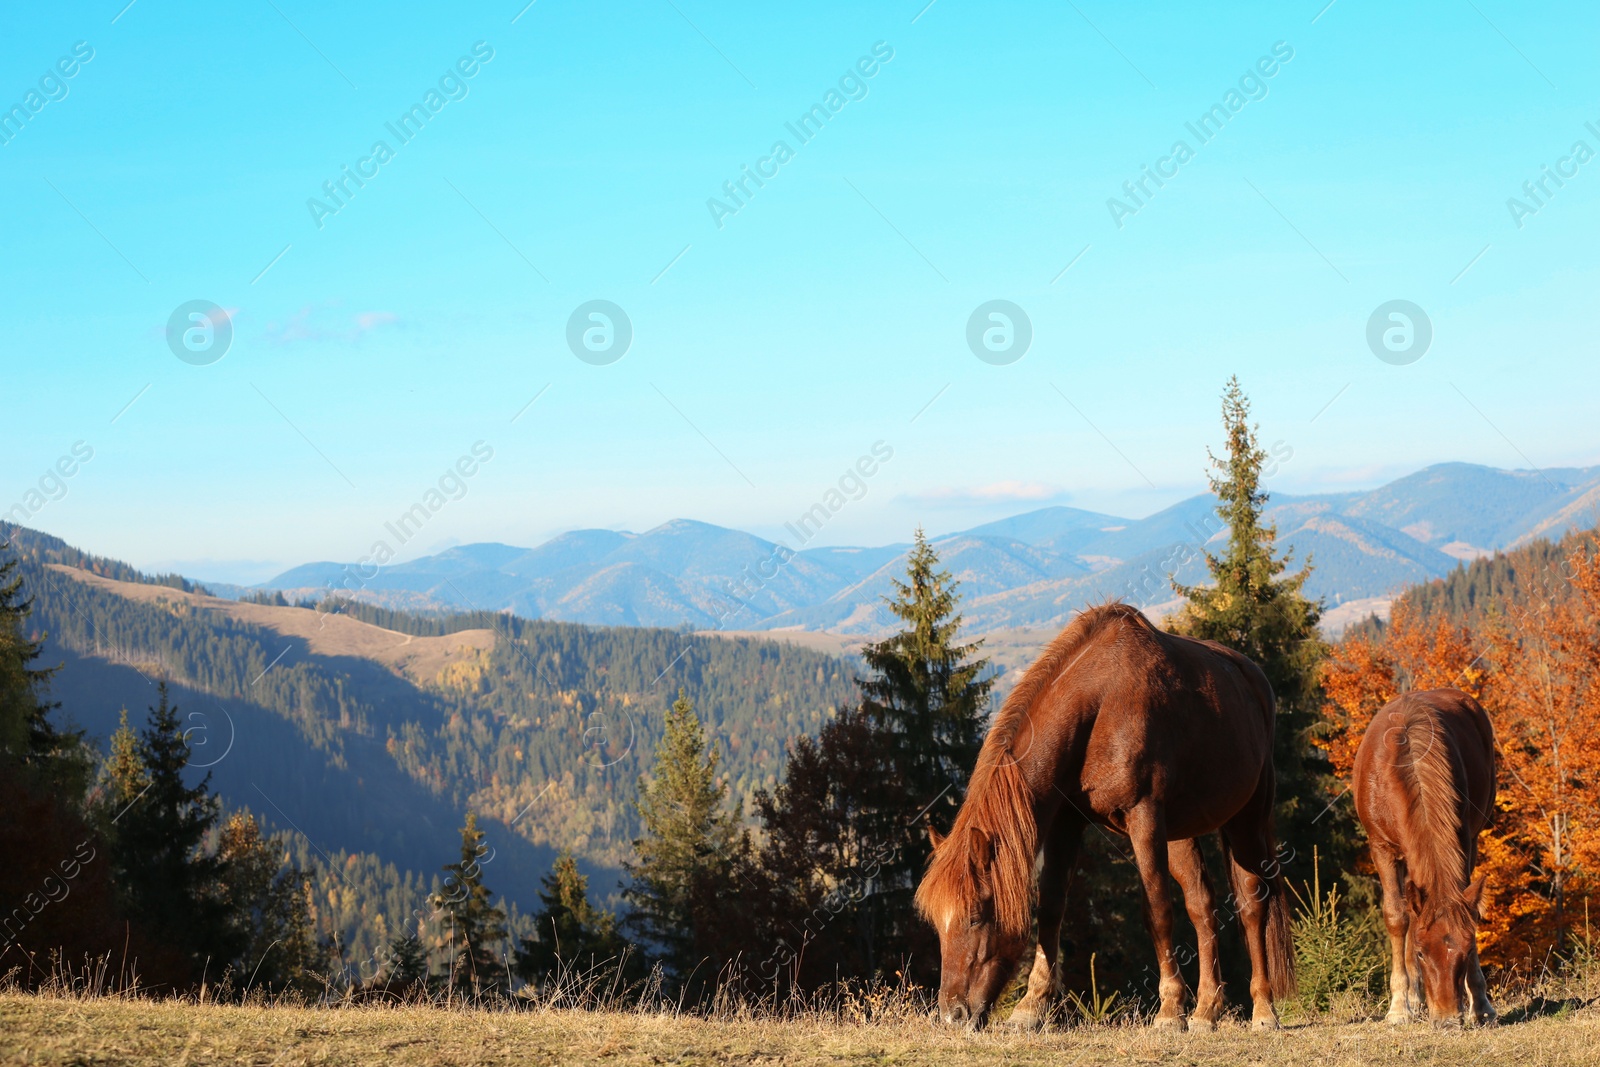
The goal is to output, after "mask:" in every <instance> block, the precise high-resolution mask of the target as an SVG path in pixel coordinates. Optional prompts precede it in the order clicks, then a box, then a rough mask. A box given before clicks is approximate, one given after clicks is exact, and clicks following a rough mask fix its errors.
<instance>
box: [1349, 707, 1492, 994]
mask: <svg viewBox="0 0 1600 1067" xmlns="http://www.w3.org/2000/svg"><path fill="white" fill-rule="evenodd" d="M1353 773H1354V781H1353V782H1352V783H1351V787H1352V789H1353V791H1354V792H1355V798H1356V814H1357V815H1359V816H1360V817H1361V825H1362V826H1364V827H1366V830H1367V840H1368V842H1369V843H1370V844H1371V847H1372V863H1373V865H1374V866H1375V867H1377V868H1378V878H1379V880H1380V881H1381V882H1382V883H1383V921H1384V925H1385V926H1387V927H1388V928H1389V946H1390V949H1391V952H1392V957H1393V959H1392V969H1391V971H1390V975H1389V994H1390V999H1389V1015H1388V1021H1389V1022H1391V1023H1404V1022H1410V1021H1411V1019H1412V1018H1414V1012H1416V1011H1419V1010H1420V1009H1421V1008H1422V1004H1423V1000H1424V999H1426V1001H1427V1006H1428V1013H1429V1014H1430V1015H1431V1016H1432V1017H1433V1020H1434V1021H1435V1022H1436V1023H1439V1024H1442V1025H1450V1024H1451V1023H1457V1024H1459V1022H1460V1016H1461V1013H1462V1011H1463V1010H1464V1009H1465V1008H1466V1007H1467V1005H1468V1004H1470V1006H1471V1008H1472V1011H1473V1015H1474V1016H1475V1017H1476V1019H1477V1021H1478V1022H1480V1023H1493V1022H1494V1021H1495V1019H1496V1018H1497V1016H1496V1013H1495V1010H1494V1005H1493V1004H1490V1003H1489V993H1488V990H1487V987H1486V986H1485V984H1484V980H1483V968H1482V967H1481V966H1480V965H1479V964H1478V938H1477V924H1478V903H1479V900H1480V899H1481V897H1482V895H1483V878H1482V877H1481V876H1480V877H1479V878H1477V879H1475V880H1474V879H1472V869H1473V868H1474V867H1475V866H1477V862H1478V833H1479V831H1481V830H1482V829H1483V828H1484V827H1485V826H1487V825H1488V824H1489V821H1490V818H1491V816H1492V814H1493V812H1494V792H1495V782H1494V776H1495V758H1494V728H1493V727H1492V726H1490V725H1489V716H1488V715H1487V714H1485V712H1484V710H1483V708H1482V706H1481V705H1479V703H1478V702H1477V701H1476V700H1473V699H1472V698H1471V697H1469V696H1468V695H1467V694H1465V693H1463V692H1461V691H1460V690H1459V689H1430V690H1427V691H1426V692H1421V693H1406V694H1405V695H1403V696H1399V697H1396V698H1395V699H1394V700H1391V701H1390V702H1389V703H1387V704H1385V705H1384V706H1383V708H1382V710H1380V711H1379V712H1378V714H1377V715H1375V716H1373V718H1372V724H1371V725H1370V726H1368V727H1367V734H1366V736H1365V737H1363V738H1362V739H1361V748H1360V749H1359V750H1358V751H1357V752H1356V764H1355V771H1354V772H1353ZM1463 993H1466V994H1468V995H1467V996H1466V997H1465V998H1464V997H1463Z"/></svg>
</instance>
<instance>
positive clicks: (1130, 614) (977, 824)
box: [916, 603, 1149, 939]
mask: <svg viewBox="0 0 1600 1067" xmlns="http://www.w3.org/2000/svg"><path fill="white" fill-rule="evenodd" d="M1121 619H1136V620H1138V621H1139V622H1140V623H1142V624H1144V625H1145V626H1149V623H1148V622H1147V621H1146V620H1145V618H1144V616H1143V615H1141V614H1140V613H1139V611H1138V609H1137V608H1134V607H1131V606H1129V605H1127V604H1121V603H1111V604H1102V605H1099V606H1098V607H1093V608H1089V609H1087V610H1085V611H1083V612H1081V613H1080V614H1079V615H1078V617H1077V618H1075V619H1073V620H1072V622H1070V623H1069V624H1068V625H1067V627H1066V629H1064V630H1062V631H1061V633H1060V634H1059V635H1057V637H1056V639H1055V640H1054V641H1051V642H1050V644H1049V646H1048V647H1046V648H1045V650H1044V652H1043V654H1041V655H1040V657H1039V658H1038V659H1037V660H1035V661H1034V663H1033V665H1032V666H1031V667H1029V668H1028V670H1027V673H1025V674H1024V675H1023V676H1022V681H1020V682H1018V683H1017V687H1016V688H1015V689H1013V690H1012V691H1011V694H1010V695H1009V696H1007V697H1006V702H1005V704H1004V705H1002V706H1001V708H1000V712H999V714H997V715H996V716H995V717H994V722H993V723H992V724H991V725H990V727H989V733H988V736H986V737H985V738H984V741H983V748H982V749H981V750H980V751H979V753H978V762H977V765H976V766H975V767H974V768H973V770H972V779H971V781H970V782H969V784H968V786H967V798H966V800H965V801H964V802H963V803H962V805H961V810H960V812H958V813H957V814H956V821H955V825H954V826H952V827H951V828H950V835H949V837H948V838H947V839H946V841H945V842H944V844H943V845H942V846H941V847H940V848H939V849H937V850H936V851H935V852H934V854H933V858H932V859H931V860H930V861H929V863H928V873H927V874H926V875H925V876H924V877H923V879H922V884H921V885H920V886H918V887H917V897H916V902H917V910H918V911H919V912H920V913H921V914H922V917H923V918H925V919H927V920H928V921H929V922H931V923H933V924H934V925H936V926H937V925H938V924H939V922H940V921H941V920H942V919H943V918H944V917H945V915H947V914H949V913H950V912H951V911H952V910H955V911H956V913H957V914H965V913H966V912H967V911H970V910H971V908H972V906H973V904H974V903H975V902H976V900H977V899H978V894H979V890H980V888H981V886H980V884H979V877H980V875H979V871H980V869H987V872H988V878H987V882H988V889H989V891H990V893H991V895H992V897H993V900H994V917H995V923H996V925H997V926H998V927H999V930H1000V934H1001V936H1002V937H1006V938H1009V939H1021V938H1026V937H1027V935H1028V933H1029V930H1030V929H1031V926H1032V921H1033V866H1034V855H1035V853H1036V851H1037V849H1038V836H1039V828H1038V826H1037V825H1035V823H1034V817H1033V794H1032V792H1031V790H1030V789H1029V788H1028V784H1027V782H1026V781H1025V780H1024V779H1023V776H1022V771H1021V769H1020V768H1019V767H1018V765H1017V762H1018V761H1017V757H1016V756H1014V755H1013V754H1012V752H1011V746H1012V743H1013V742H1014V741H1015V740H1016V737H1017V733H1018V731H1019V730H1020V729H1021V727H1022V725H1023V723H1024V722H1025V721H1026V720H1027V718H1028V712H1029V710H1030V709H1031V708H1032V707H1033V704H1034V701H1036V700H1037V699H1038V698H1039V695H1040V694H1041V693H1042V692H1044V690H1045V689H1046V688H1047V687H1048V686H1049V685H1050V683H1051V682H1053V681H1054V680H1055V679H1056V677H1057V676H1058V675H1059V674H1060V673H1061V672H1062V671H1063V670H1064V669H1065V668H1067V667H1068V666H1070V665H1071V663H1072V660H1073V658H1074V657H1075V656H1076V655H1077V654H1078V653H1079V652H1081V651H1082V650H1083V647H1084V646H1085V645H1086V644H1087V643H1088V642H1089V640H1090V639H1091V638H1092V637H1094V636H1095V635H1096V634H1097V633H1099V632H1100V630H1101V628H1102V627H1104V626H1105V625H1107V624H1108V623H1111V622H1114V621H1116V620H1121ZM972 830H980V831H982V833H983V834H984V835H985V836H987V838H988V840H989V841H990V842H992V843H993V848H994V862H993V863H990V864H985V863H982V862H981V857H977V856H974V855H972V849H973V840H974V835H973V834H972V833H971V832H970V831H972Z"/></svg>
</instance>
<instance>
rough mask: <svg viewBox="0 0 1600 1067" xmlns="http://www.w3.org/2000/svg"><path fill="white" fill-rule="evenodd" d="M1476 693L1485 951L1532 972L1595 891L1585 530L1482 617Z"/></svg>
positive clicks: (1590, 599) (1599, 618)
mask: <svg viewBox="0 0 1600 1067" xmlns="http://www.w3.org/2000/svg"><path fill="white" fill-rule="evenodd" d="M1489 632H1490V638H1491V642H1492V646H1491V652H1490V659H1491V660H1492V661H1493V662H1494V668H1495V669H1494V672H1493V673H1492V674H1491V676H1490V678H1489V683H1488V686H1487V689H1486V693H1485V696H1484V700H1485V704H1486V706H1488V707H1489V709H1490V714H1491V716H1492V717H1493V719H1494V724H1495V737H1496V740H1497V742H1498V748H1499V750H1500V751H1499V762H1500V781H1499V799H1498V807H1499V809H1500V813H1499V816H1498V818H1497V820H1496V825H1495V827H1494V828H1493V829H1492V830H1491V832H1490V833H1489V834H1487V835H1485V837H1486V840H1485V842H1484V847H1483V850H1482V852H1483V869H1485V870H1486V872H1487V875H1488V877H1487V886H1488V888H1489V894H1488V900H1487V902H1486V905H1485V918H1486V923H1485V927H1486V930H1485V933H1486V935H1487V936H1486V938H1485V940H1486V944H1485V955H1486V958H1488V959H1492V960H1493V961H1494V962H1496V963H1499V964H1501V965H1502V966H1511V967H1519V968H1523V969H1526V970H1528V971H1529V972H1537V971H1538V970H1539V969H1540V968H1541V967H1542V966H1544V965H1545V964H1546V963H1547V962H1548V958H1549V955H1550V954H1551V953H1554V954H1556V955H1558V956H1559V955H1561V954H1563V953H1565V952H1566V951H1567V949H1568V948H1569V947H1570V946H1571V943H1572V939H1573V937H1574V935H1578V936H1582V935H1583V934H1584V933H1585V932H1586V928H1587V925H1588V916H1589V904H1590V902H1591V898H1592V897H1593V896H1594V895H1595V893H1596V891H1597V889H1600V557H1597V555H1596V552H1595V546H1594V543H1593V540H1592V539H1591V540H1590V541H1589V542H1588V543H1585V544H1580V545H1579V546H1578V547H1577V548H1576V549H1575V550H1574V551H1573V552H1572V553H1571V554H1570V555H1569V556H1568V557H1567V560H1566V563H1565V566H1564V568H1563V572H1562V574H1561V575H1559V576H1554V577H1546V578H1544V579H1543V580H1541V581H1540V582H1539V583H1538V584H1537V585H1535V586H1534V587H1533V588H1532V589H1530V595H1529V596H1527V597H1524V598H1522V599H1521V602H1520V603H1517V604H1514V605H1512V606H1510V607H1509V608H1508V609H1507V610H1506V612H1505V614H1504V615H1503V617H1501V618H1499V619H1497V620H1495V621H1494V622H1493V623H1492V624H1491V625H1490V626H1489Z"/></svg>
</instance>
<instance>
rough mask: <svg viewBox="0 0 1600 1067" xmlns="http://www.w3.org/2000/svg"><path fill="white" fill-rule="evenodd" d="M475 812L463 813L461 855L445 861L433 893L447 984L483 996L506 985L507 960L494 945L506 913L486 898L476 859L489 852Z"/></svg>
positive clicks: (502, 933)
mask: <svg viewBox="0 0 1600 1067" xmlns="http://www.w3.org/2000/svg"><path fill="white" fill-rule="evenodd" d="M488 851H489V850H488V847H487V846H485V845H484V843H483V831H482V830H480V829H478V816H477V815H476V814H474V813H472V812H468V813H467V821H466V825H464V826H462V828H461V858H460V859H459V860H457V861H456V862H455V863H448V864H446V865H445V867H444V870H445V874H446V877H445V881H444V888H443V890H442V891H441V892H439V893H438V894H437V895H435V896H434V898H433V906H434V907H435V908H437V909H439V910H440V911H441V912H443V913H444V914H443V918H442V920H441V922H442V925H443V927H444V938H445V951H446V953H447V954H448V957H449V971H448V973H447V975H446V979H447V981H448V982H449V985H450V987H451V988H452V989H460V990H462V991H464V992H470V993H471V994H472V995H474V996H484V995H486V994H489V993H493V992H496V991H499V990H503V989H505V987H506V985H507V984H508V983H507V977H508V976H507V972H506V965H505V963H504V961H503V960H502V959H501V958H500V956H499V955H498V954H497V953H496V951H495V948H496V946H498V945H499V944H500V943H501V942H502V941H504V940H505V938H506V913H505V911H504V910H503V909H501V908H499V907H497V906H496V905H494V904H491V903H490V901H491V899H492V895H491V894H490V892H489V887H488V886H486V885H484V884H483V867H482V865H481V864H480V863H479V860H481V859H482V858H483V857H484V855H486V854H487V853H488Z"/></svg>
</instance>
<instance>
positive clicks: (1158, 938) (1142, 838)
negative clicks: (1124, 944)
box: [1128, 800, 1187, 1030]
mask: <svg viewBox="0 0 1600 1067" xmlns="http://www.w3.org/2000/svg"><path fill="white" fill-rule="evenodd" d="M1128 840H1129V841H1131V842H1132V843H1133V857H1134V860H1135V861H1136V862H1137V863H1138V865H1139V878H1140V880H1141V881H1142V882H1143V883H1144V902H1145V919H1146V920H1147V921H1148V922H1149V924H1150V940H1152V941H1154V942H1155V946H1156V963H1157V964H1158V965H1159V966H1160V968H1161V1010H1160V1012H1158V1013H1157V1014H1156V1018H1155V1026H1156V1027H1157V1028H1158V1029H1163V1030H1183V1029H1185V1028H1186V1026H1187V1024H1186V1023H1185V1022H1184V1018H1183V1002H1184V993H1185V990H1184V985H1183V975H1182V974H1180V973H1179V972H1178V961H1177V958H1176V957H1175V956H1174V955H1173V951H1172V891H1171V887H1170V885H1169V884H1168V878H1169V877H1170V872H1169V870H1168V868H1167V819H1166V813H1165V812H1163V811H1162V810H1161V807H1160V805H1158V804H1157V803H1156V802H1155V801H1153V800H1145V801H1144V802H1143V803H1142V804H1140V805H1139V806H1138V807H1136V808H1134V809H1133V810H1132V811H1130V812H1128Z"/></svg>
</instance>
